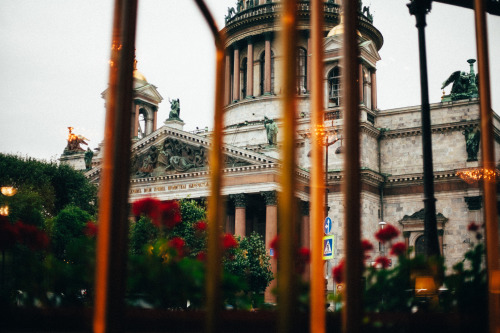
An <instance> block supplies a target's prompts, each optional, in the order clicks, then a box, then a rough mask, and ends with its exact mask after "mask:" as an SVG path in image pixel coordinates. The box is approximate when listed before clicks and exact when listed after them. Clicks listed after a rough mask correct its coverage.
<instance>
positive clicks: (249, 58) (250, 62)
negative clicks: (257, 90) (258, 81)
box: [246, 37, 253, 98]
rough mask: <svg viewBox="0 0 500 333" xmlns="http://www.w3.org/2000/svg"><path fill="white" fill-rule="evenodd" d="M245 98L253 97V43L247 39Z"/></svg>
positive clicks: (250, 39)
mask: <svg viewBox="0 0 500 333" xmlns="http://www.w3.org/2000/svg"><path fill="white" fill-rule="evenodd" d="M247 43H248V46H247V68H246V71H247V98H252V97H253V41H252V38H250V37H248V38H247Z"/></svg>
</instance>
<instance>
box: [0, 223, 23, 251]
mask: <svg viewBox="0 0 500 333" xmlns="http://www.w3.org/2000/svg"><path fill="white" fill-rule="evenodd" d="M18 239H19V232H18V230H17V228H16V227H15V226H14V225H13V224H12V223H10V221H9V220H8V219H7V218H6V217H5V216H1V215H0V249H1V250H7V249H10V248H11V247H13V246H14V244H16V242H17V241H18Z"/></svg>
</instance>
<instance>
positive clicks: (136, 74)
mask: <svg viewBox="0 0 500 333" xmlns="http://www.w3.org/2000/svg"><path fill="white" fill-rule="evenodd" d="M133 76H134V79H137V80H141V81H145V82H148V80H146V77H145V76H144V75H143V74H142V73H141V72H139V71H138V70H137V60H135V59H134V73H133Z"/></svg>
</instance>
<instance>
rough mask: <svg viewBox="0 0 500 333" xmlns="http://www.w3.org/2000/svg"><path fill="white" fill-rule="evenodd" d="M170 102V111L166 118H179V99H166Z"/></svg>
mask: <svg viewBox="0 0 500 333" xmlns="http://www.w3.org/2000/svg"><path fill="white" fill-rule="evenodd" d="M168 100H169V102H170V113H169V114H168V119H175V120H181V118H180V114H181V106H180V101H179V99H178V98H177V99H172V100H170V98H169V99H168Z"/></svg>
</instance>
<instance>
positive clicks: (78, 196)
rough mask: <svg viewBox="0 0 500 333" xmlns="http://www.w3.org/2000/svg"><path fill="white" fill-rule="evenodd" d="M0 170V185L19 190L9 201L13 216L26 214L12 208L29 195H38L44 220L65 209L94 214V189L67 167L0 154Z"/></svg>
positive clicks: (95, 202)
mask: <svg viewBox="0 0 500 333" xmlns="http://www.w3.org/2000/svg"><path fill="white" fill-rule="evenodd" d="M0 170H2V172H1V173H0V185H10V186H14V187H15V188H16V189H17V190H18V194H16V195H15V196H13V197H10V198H9V200H11V203H12V205H13V208H12V210H11V211H12V212H13V213H14V214H19V215H22V214H25V213H23V212H18V208H16V207H15V206H14V204H15V201H19V200H22V198H21V197H20V196H18V195H19V194H20V193H29V192H31V193H36V194H37V195H38V201H39V202H40V204H41V206H42V207H43V208H42V209H40V211H41V212H42V214H43V216H47V217H52V216H55V215H57V214H58V213H59V211H61V210H62V209H63V208H64V207H66V206H67V205H75V206H78V207H80V208H81V209H83V210H85V211H87V212H88V213H89V214H91V215H94V214H95V213H96V212H97V187H96V186H95V185H93V184H91V183H90V182H89V181H88V180H87V179H86V178H85V176H84V175H83V174H82V173H81V172H78V171H76V170H74V169H72V168H71V167H70V166H68V165H57V164H56V163H55V162H44V161H38V160H35V159H33V158H21V157H18V156H13V155H5V154H0ZM20 208H21V207H19V209H20ZM26 222H27V223H29V222H28V221H26Z"/></svg>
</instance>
